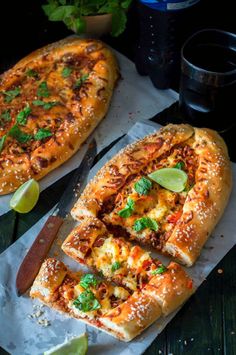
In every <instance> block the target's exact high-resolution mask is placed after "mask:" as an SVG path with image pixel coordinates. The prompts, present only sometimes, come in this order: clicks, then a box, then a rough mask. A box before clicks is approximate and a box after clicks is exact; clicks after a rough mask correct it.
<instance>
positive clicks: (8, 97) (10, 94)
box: [1, 87, 20, 103]
mask: <svg viewBox="0 0 236 355" xmlns="http://www.w3.org/2000/svg"><path fill="white" fill-rule="evenodd" d="M1 93H2V94H3V95H4V96H5V99H4V101H5V102H7V103H10V102H12V100H14V99H15V98H16V97H17V96H19V95H20V88H18V87H17V88H15V89H14V90H8V91H2V92H1Z"/></svg>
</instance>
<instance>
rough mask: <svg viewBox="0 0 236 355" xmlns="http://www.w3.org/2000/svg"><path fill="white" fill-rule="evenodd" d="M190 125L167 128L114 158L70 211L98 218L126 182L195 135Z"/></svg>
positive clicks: (132, 145)
mask: <svg viewBox="0 0 236 355" xmlns="http://www.w3.org/2000/svg"><path fill="white" fill-rule="evenodd" d="M193 132H194V131H193V128H192V127H191V126H189V125H178V126H176V125H172V124H170V125H168V126H166V127H163V128H162V129H160V131H157V132H155V133H154V134H151V135H149V136H147V137H145V138H143V139H141V140H138V141H137V142H135V143H133V144H130V145H129V146H127V147H126V148H125V149H123V150H121V151H120V152H119V153H118V154H117V155H115V156H114V157H113V158H112V159H111V160H110V161H109V162H108V163H106V164H105V165H104V167H103V168H102V169H101V170H100V171H99V172H98V173H97V175H96V176H95V177H94V179H93V180H92V181H90V183H89V184H88V185H87V187H86V188H85V190H84V192H83V194H82V195H81V197H80V198H79V200H78V202H77V203H76V204H75V206H74V208H73V209H72V211H71V214H72V216H73V217H74V218H75V219H78V220H79V219H83V218H84V217H85V216H93V217H97V214H98V212H99V210H100V209H101V206H102V204H103V202H104V201H105V200H106V199H108V198H109V197H110V196H112V195H114V194H116V193H117V191H118V189H120V188H121V187H122V186H124V184H125V183H126V181H127V179H128V178H129V177H130V176H131V175H132V174H136V173H138V172H139V171H141V170H142V168H143V167H144V166H145V165H146V164H147V163H148V162H149V161H150V160H154V159H156V158H158V157H159V156H161V155H162V154H164V153H165V152H168V151H169V150H170V149H171V148H172V147H173V146H174V145H176V144H179V143H181V142H184V141H186V140H187V139H188V138H190V137H191V136H192V135H193Z"/></svg>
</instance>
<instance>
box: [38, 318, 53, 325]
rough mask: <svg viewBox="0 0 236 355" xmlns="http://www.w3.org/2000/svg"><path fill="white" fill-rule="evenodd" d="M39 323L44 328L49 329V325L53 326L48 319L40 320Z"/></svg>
mask: <svg viewBox="0 0 236 355" xmlns="http://www.w3.org/2000/svg"><path fill="white" fill-rule="evenodd" d="M37 323H38V324H39V325H41V326H42V327H48V326H49V325H51V323H50V321H49V320H48V319H47V318H43V319H39V320H38V321H37Z"/></svg>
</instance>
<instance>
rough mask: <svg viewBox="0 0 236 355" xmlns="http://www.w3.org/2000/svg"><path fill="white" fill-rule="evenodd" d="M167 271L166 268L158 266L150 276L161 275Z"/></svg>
mask: <svg viewBox="0 0 236 355" xmlns="http://www.w3.org/2000/svg"><path fill="white" fill-rule="evenodd" d="M165 271H167V268H166V267H165V266H164V265H163V264H161V265H160V266H158V268H157V269H155V270H153V271H152V272H151V274H152V275H157V274H163V272H165Z"/></svg>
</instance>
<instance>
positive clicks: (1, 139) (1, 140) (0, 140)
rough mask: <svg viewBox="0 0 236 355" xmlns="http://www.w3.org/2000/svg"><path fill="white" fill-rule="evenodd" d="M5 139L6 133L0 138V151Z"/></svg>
mask: <svg viewBox="0 0 236 355" xmlns="http://www.w3.org/2000/svg"><path fill="white" fill-rule="evenodd" d="M6 139H7V135H6V134H5V135H4V136H2V137H1V138H0V153H1V151H2V150H3V147H4V144H5V141H6Z"/></svg>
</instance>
